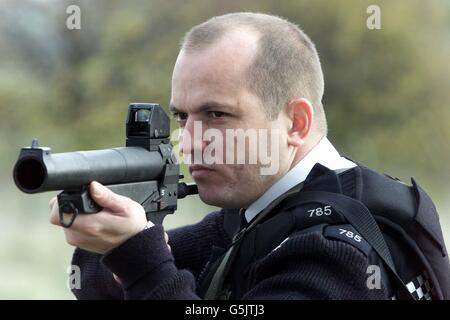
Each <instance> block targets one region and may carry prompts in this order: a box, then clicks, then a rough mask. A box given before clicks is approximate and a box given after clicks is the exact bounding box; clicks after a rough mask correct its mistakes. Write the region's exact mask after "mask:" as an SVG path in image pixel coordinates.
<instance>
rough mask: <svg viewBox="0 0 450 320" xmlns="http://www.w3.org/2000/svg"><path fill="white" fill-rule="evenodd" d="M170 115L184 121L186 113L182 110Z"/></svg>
mask: <svg viewBox="0 0 450 320" xmlns="http://www.w3.org/2000/svg"><path fill="white" fill-rule="evenodd" d="M172 115H173V118H174V119H175V120H176V121H178V122H182V121H185V120H186V119H187V117H188V115H187V113H184V112H174V113H173V114H172Z"/></svg>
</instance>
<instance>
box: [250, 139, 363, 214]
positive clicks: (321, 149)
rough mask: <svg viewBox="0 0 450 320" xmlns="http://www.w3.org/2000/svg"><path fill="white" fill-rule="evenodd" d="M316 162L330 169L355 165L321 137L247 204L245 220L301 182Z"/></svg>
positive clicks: (348, 167) (347, 167)
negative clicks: (286, 170)
mask: <svg viewBox="0 0 450 320" xmlns="http://www.w3.org/2000/svg"><path fill="white" fill-rule="evenodd" d="M316 163H320V164H322V165H323V166H325V167H327V168H328V169H330V170H340V169H350V168H353V167H355V166H356V164H354V163H353V162H351V161H350V160H347V159H346V158H343V157H341V156H340V155H339V153H338V152H337V150H336V149H335V148H334V146H333V145H332V144H331V142H330V141H329V140H328V139H327V138H326V137H323V138H322V139H321V140H320V141H319V142H318V143H317V144H316V145H315V146H313V147H312V148H311V150H310V151H309V152H308V153H307V154H306V155H305V156H304V157H303V158H302V159H300V160H299V161H298V162H297V163H296V164H295V165H294V166H293V167H292V168H291V169H290V170H289V171H288V172H287V173H286V174H285V175H284V176H282V177H281V178H280V179H279V180H277V181H276V182H275V183H274V184H273V185H272V186H271V187H270V188H269V189H268V190H267V191H266V192H264V194H263V195H261V196H260V197H259V198H258V199H257V200H256V201H255V202H253V203H252V204H251V205H250V206H248V208H247V209H246V211H245V217H246V219H247V222H249V221H251V220H252V219H253V218H255V217H256V216H257V215H258V214H259V213H260V212H261V211H262V210H263V209H264V208H265V207H267V206H268V205H269V204H270V203H271V202H272V201H274V200H275V199H276V198H278V197H279V196H281V195H282V194H284V193H285V192H286V191H288V190H290V189H291V188H293V187H294V186H296V185H298V184H299V183H301V182H303V181H304V180H305V179H306V177H307V176H308V174H309V172H310V171H311V169H312V168H313V167H314V165H315V164H316Z"/></svg>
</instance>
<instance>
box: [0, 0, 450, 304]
mask: <svg viewBox="0 0 450 320" xmlns="http://www.w3.org/2000/svg"><path fill="white" fill-rule="evenodd" d="M71 4H76V5H78V6H80V8H81V30H68V29H67V28H66V19H67V17H68V16H69V15H68V14H67V13H66V8H67V6H68V5H71ZM370 4H376V5H378V6H379V7H380V9H381V23H382V24H381V27H382V28H381V30H369V29H368V28H367V27H366V20H367V18H368V16H369V15H368V14H367V13H366V9H367V7H368V6H369V5H370ZM234 11H258V12H266V13H272V14H277V15H281V16H283V17H286V18H288V19H289V20H290V21H292V22H295V23H297V24H299V25H300V26H301V27H302V28H303V29H304V30H305V31H306V33H307V34H308V35H310V37H311V38H312V39H313V41H314V42H315V43H316V46H317V48H318V51H319V54H320V57H321V60H322V64H323V70H324V73H325V82H326V89H325V97H324V105H325V108H326V112H327V115H328V120H329V128H330V130H329V132H330V133H329V136H330V139H331V141H332V142H334V143H335V145H336V146H337V147H338V149H339V150H340V151H341V153H342V154H344V155H347V156H349V157H351V158H353V159H355V160H357V161H359V162H362V163H364V164H366V165H368V166H371V167H372V168H375V169H377V170H380V171H383V172H386V173H388V174H390V175H393V176H396V177H399V178H401V179H402V180H404V181H407V182H409V177H410V176H414V177H415V178H416V179H417V181H418V182H419V183H420V184H421V185H422V186H423V187H424V188H425V189H426V190H427V191H428V192H429V193H430V195H431V196H432V198H433V199H434V200H435V202H436V205H437V207H438V210H439V212H440V215H441V221H442V223H443V226H444V229H445V230H444V233H445V237H446V239H447V241H450V212H449V211H450V202H449V200H448V197H447V195H448V193H449V191H450V188H449V183H448V180H449V178H450V170H449V169H448V164H449V163H450V147H449V142H448V141H449V138H450V126H448V121H449V115H450V108H449V106H448V104H449V102H450V59H449V58H450V1H448V0H430V1H420V0H416V1H414V0H399V1H376V0H370V1H363V0H354V1H353V0H352V1H342V0H340V1H318V0H314V1H302V0H292V1H285V0H283V1H280V0H277V1H275V0H273V1H272V0H270V1H261V0H257V1H256V0H255V1H242V0H240V1H229V0H228V1H148V0H146V1H109V0H108V1H107V0H98V1H75V0H73V1H56V0H54V1H51V0H47V1H45V0H40V1H38V0H34V1H32V0H28V1H26V0H21V1H20V0H0V138H1V140H0V179H1V180H0V181H1V182H0V204H1V209H0V215H1V219H0V298H1V299H72V298H73V297H72V295H71V293H70V291H69V290H68V289H67V287H66V279H67V274H66V269H67V267H68V265H69V264H70V258H71V253H72V250H73V248H71V247H70V246H68V245H67V244H65V241H64V235H63V232H62V231H61V230H60V229H58V228H56V227H53V226H51V225H50V224H49V223H48V217H49V209H48V200H49V199H50V198H51V196H52V195H53V193H47V194H43V195H42V194H41V195H31V196H30V195H25V194H22V193H20V192H19V191H18V190H17V189H16V187H15V186H14V184H13V181H12V177H11V172H12V168H13V165H14V162H15V160H16V158H17V155H18V152H19V148H20V147H22V146H24V145H28V144H29V143H30V142H31V139H32V138H33V137H37V138H39V141H40V143H41V145H45V146H50V147H52V150H53V152H66V151H74V150H87V149H95V148H109V147H115V146H122V145H124V135H125V131H124V130H125V129H124V123H125V114H126V110H127V105H128V103H129V102H160V103H161V104H163V105H164V106H165V107H166V106H167V104H168V101H169V96H170V79H171V72H172V67H173V63H174V61H175V58H176V55H177V51H178V47H179V41H180V39H181V38H182V36H183V35H184V33H185V32H186V31H187V30H188V29H189V28H190V27H192V26H194V25H195V24H197V23H200V22H202V21H204V20H206V19H208V18H209V17H211V16H214V15H220V14H224V13H227V12H234ZM174 128H175V124H173V126H172V129H174ZM211 209H212V208H209V207H207V206H206V205H204V204H202V203H201V202H200V201H199V200H198V199H196V198H190V199H189V200H183V201H182V202H181V204H180V209H179V211H178V212H177V213H176V214H175V215H174V216H172V217H170V218H169V219H168V220H167V224H166V227H167V228H170V227H174V226H177V225H182V224H186V223H188V222H195V221H197V220H198V219H200V218H201V217H202V216H204V215H205V214H206V213H207V212H209V211H210V210H211Z"/></svg>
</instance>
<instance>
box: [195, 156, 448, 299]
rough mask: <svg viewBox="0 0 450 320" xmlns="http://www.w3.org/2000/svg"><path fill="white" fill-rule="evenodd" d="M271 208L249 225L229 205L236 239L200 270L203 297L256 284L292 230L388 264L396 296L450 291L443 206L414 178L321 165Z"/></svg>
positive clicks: (227, 221) (385, 277)
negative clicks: (260, 266) (258, 270)
mask: <svg viewBox="0 0 450 320" xmlns="http://www.w3.org/2000/svg"><path fill="white" fill-rule="evenodd" d="M318 204H320V205H321V206H318ZM318 208H320V210H317V209H318ZM324 208H325V209H324ZM267 209H268V210H265V211H263V212H262V213H260V215H259V216H257V217H256V218H255V219H254V220H257V219H259V221H257V223H254V221H251V222H250V223H249V225H246V223H245V222H244V221H243V217H242V214H241V215H240V214H239V212H240V211H239V210H231V209H224V210H223V214H224V215H225V216H224V228H225V230H226V232H227V233H228V235H229V236H230V238H232V239H233V243H232V244H231V245H230V246H229V247H228V248H213V251H212V255H211V258H210V262H208V264H207V266H206V267H205V270H204V271H203V273H202V274H201V276H200V277H199V285H198V290H197V293H198V294H199V296H200V297H203V298H204V299H240V298H241V297H242V296H243V295H244V294H245V293H246V292H247V291H248V290H249V289H250V288H252V286H254V278H255V277H254V276H255V275H254V274H253V271H254V268H252V267H253V266H254V264H255V262H256V261H258V260H259V259H261V258H263V257H265V256H266V255H268V254H269V253H270V252H271V251H273V250H274V249H275V248H276V247H277V246H278V245H280V243H282V242H283V240H285V239H286V238H288V237H289V236H290V235H292V234H293V233H296V234H298V233H308V232H313V231H316V232H317V231H319V232H321V233H322V234H323V235H324V236H325V237H327V238H331V239H334V240H338V241H344V242H346V243H349V244H350V245H352V246H354V247H356V248H357V249H359V250H360V251H361V252H363V253H364V254H365V255H366V256H367V257H368V260H369V264H373V265H378V266H381V275H382V281H383V285H384V287H386V289H387V291H388V294H389V296H390V297H392V298H393V299H397V298H398V299H412V300H422V299H449V298H450V263H449V259H448V256H447V251H446V248H445V244H444V239H443V236H442V231H441V227H440V225H439V220H438V216H437V213H436V209H435V207H434V205H433V203H432V201H431V199H430V198H429V197H428V196H427V195H426V193H425V192H423V190H422V189H421V188H420V187H419V186H418V185H417V184H416V183H415V181H414V180H413V179H412V186H407V185H405V184H404V183H402V182H400V181H399V180H397V179H393V178H391V177H388V176H386V175H383V174H380V173H378V172H375V171H373V170H370V169H368V168H366V167H364V166H357V167H355V168H352V169H349V170H347V171H344V172H342V173H339V174H337V173H336V172H334V171H331V170H329V169H328V168H326V167H324V166H322V165H320V164H316V166H315V167H314V168H313V169H312V170H311V172H310V174H309V175H308V177H307V178H306V180H305V181H304V182H303V183H302V184H301V185H299V186H297V187H295V188H293V189H291V190H290V191H289V192H287V193H286V194H285V195H283V196H282V197H280V198H279V199H277V200H275V201H274V202H273V204H272V207H271V208H267ZM241 213H242V211H241ZM339 230H347V231H348V232H350V233H351V234H352V237H348V235H347V234H345V233H342V232H339ZM355 239H356V240H357V241H355ZM318 263H320V262H318Z"/></svg>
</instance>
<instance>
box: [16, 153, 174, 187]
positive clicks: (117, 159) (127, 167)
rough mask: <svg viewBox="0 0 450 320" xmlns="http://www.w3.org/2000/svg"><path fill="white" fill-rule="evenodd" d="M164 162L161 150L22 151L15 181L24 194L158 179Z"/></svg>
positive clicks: (17, 164)
mask: <svg viewBox="0 0 450 320" xmlns="http://www.w3.org/2000/svg"><path fill="white" fill-rule="evenodd" d="M164 165H165V163H164V162H163V159H162V156H161V154H160V153H159V152H158V151H148V150H146V149H144V148H141V147H121V148H112V149H103V150H92V151H77V152H66V153H55V154H51V153H50V152H49V151H48V149H45V148H23V149H22V151H21V153H20V156H19V159H18V161H17V163H16V165H15V166H14V172H13V176H14V182H15V183H16V185H17V187H18V188H19V189H20V190H22V191H23V192H25V193H38V192H44V191H52V190H63V189H64V190H68V189H71V188H77V187H80V186H82V185H86V184H88V183H90V182H92V181H94V180H95V181H98V182H100V183H102V184H105V185H111V184H120V183H128V182H139V181H148V180H155V179H157V178H158V177H159V176H160V175H161V173H162V171H163V169H164Z"/></svg>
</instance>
